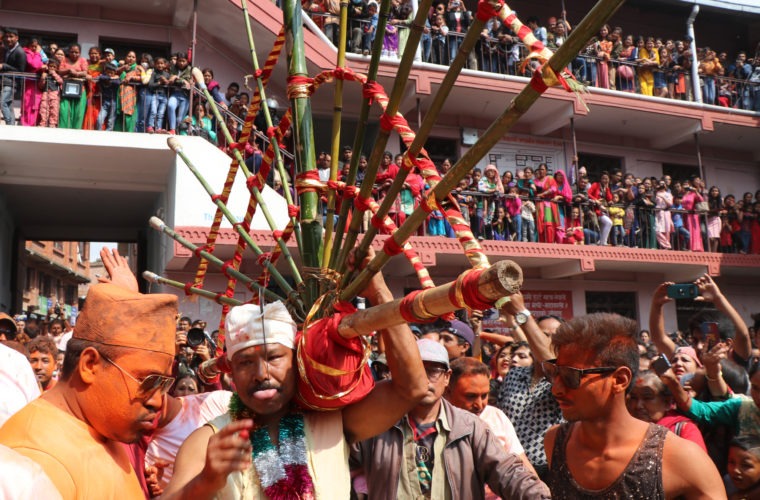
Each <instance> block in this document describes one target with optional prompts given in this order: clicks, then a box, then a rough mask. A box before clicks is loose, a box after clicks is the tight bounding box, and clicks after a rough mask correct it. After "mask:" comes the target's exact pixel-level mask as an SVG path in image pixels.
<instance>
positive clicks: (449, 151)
mask: <svg viewBox="0 0 760 500" xmlns="http://www.w3.org/2000/svg"><path fill="white" fill-rule="evenodd" d="M425 150H426V151H427V152H428V155H429V156H430V159H431V160H433V163H435V165H436V166H439V165H440V164H441V163H443V160H445V159H446V158H448V159H449V161H451V165H452V166H453V165H454V163H456V160H457V140H456V139H442V138H435V137H430V138H428V140H427V141H425Z"/></svg>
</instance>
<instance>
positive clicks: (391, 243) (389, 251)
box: [373, 217, 404, 257]
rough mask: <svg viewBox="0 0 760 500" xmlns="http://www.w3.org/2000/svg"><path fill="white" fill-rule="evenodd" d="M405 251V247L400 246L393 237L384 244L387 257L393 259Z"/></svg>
mask: <svg viewBox="0 0 760 500" xmlns="http://www.w3.org/2000/svg"><path fill="white" fill-rule="evenodd" d="M373 218H374V217H373ZM403 251H404V247H403V245H399V244H398V243H397V242H396V240H395V239H393V236H391V237H390V238H388V239H387V240H385V243H383V252H385V254H386V255H390V256H391V257H393V256H394V255H398V254H400V253H401V252H403Z"/></svg>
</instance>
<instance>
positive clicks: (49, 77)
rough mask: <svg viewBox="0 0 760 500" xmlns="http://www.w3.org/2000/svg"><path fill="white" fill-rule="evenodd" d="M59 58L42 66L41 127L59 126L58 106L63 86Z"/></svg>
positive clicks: (40, 86) (40, 85)
mask: <svg viewBox="0 0 760 500" xmlns="http://www.w3.org/2000/svg"><path fill="white" fill-rule="evenodd" d="M58 66H59V63H58V59H55V58H52V59H50V60H48V63H47V67H44V66H43V68H42V73H41V74H40V81H39V82H38V85H39V89H40V91H41V92H42V98H41V99H40V112H39V113H40V127H50V128H57V127H58V108H59V106H60V105H61V86H62V85H63V78H61V76H60V75H59V74H58Z"/></svg>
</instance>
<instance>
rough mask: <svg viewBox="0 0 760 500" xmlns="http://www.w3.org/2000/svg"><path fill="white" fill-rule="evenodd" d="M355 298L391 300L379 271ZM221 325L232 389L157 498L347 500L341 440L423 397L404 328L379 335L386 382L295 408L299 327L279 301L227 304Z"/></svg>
mask: <svg viewBox="0 0 760 500" xmlns="http://www.w3.org/2000/svg"><path fill="white" fill-rule="evenodd" d="M372 256H373V254H372V252H370V253H369V255H368V257H367V258H366V259H365V260H364V262H363V264H364V265H366V264H367V263H369V260H370V258H371V257H372ZM360 295H361V296H363V297H365V298H366V299H367V300H369V301H370V302H371V303H372V304H374V305H377V304H381V303H386V302H390V301H392V300H393V295H392V294H391V293H390V290H389V289H388V287H387V286H386V284H385V281H384V280H383V277H382V275H381V274H380V273H377V274H375V275H374V276H373V278H372V279H371V281H370V283H369V284H368V286H367V288H366V289H365V290H364V291H363V292H362V293H361V294H360ZM225 326H226V331H227V343H226V346H227V359H228V360H229V362H230V366H231V370H232V379H233V380H234V382H235V386H236V387H237V390H238V393H237V394H236V395H234V396H233V400H232V402H231V403H230V412H229V413H227V414H225V415H223V416H222V417H220V418H217V419H214V420H212V421H211V422H209V424H208V425H206V426H204V427H202V428H200V429H198V430H197V431H195V432H194V433H193V434H191V435H190V437H189V438H188V439H187V440H186V441H185V443H184V444H183V445H182V448H180V451H179V454H178V455H177V460H176V462H175V466H174V477H173V478H172V480H171V482H170V483H169V485H168V486H167V488H166V490H165V492H164V495H163V497H162V498H164V499H175V498H187V499H193V500H195V499H198V498H213V497H214V496H215V495H216V498H246V499H249V498H254V499H256V498H281V497H282V496H284V495H285V492H287V493H288V494H290V495H292V497H293V498H296V497H297V498H329V499H333V498H335V499H343V498H349V496H350V476H349V471H348V444H349V443H351V442H356V441H360V440H363V439H367V438H370V437H372V436H375V435H377V434H379V433H380V432H382V431H384V430H386V429H388V428H389V427H390V426H391V425H393V423H394V422H396V421H397V420H398V419H399V418H401V417H402V416H403V415H404V414H405V413H406V412H407V411H409V409H410V408H412V407H414V405H415V404H417V402H418V401H419V400H420V399H421V398H422V397H423V396H424V394H425V387H426V386H425V382H424V381H425V374H424V371H423V368H422V363H421V361H420V357H419V353H418V351H417V350H416V349H415V348H414V336H413V335H412V333H411V331H409V327H408V326H407V325H406V324H402V325H398V326H394V327H391V328H388V329H387V330H386V331H381V332H380V334H381V335H382V336H383V341H384V344H385V354H386V357H387V361H388V366H389V367H390V368H391V371H392V373H393V377H392V378H391V380H389V381H383V382H379V383H378V384H377V385H375V387H374V388H373V389H372V391H371V392H370V393H369V394H368V395H367V396H366V397H365V398H364V399H361V400H360V401H358V402H354V403H352V404H349V405H348V406H345V407H343V409H341V410H335V411H325V412H301V411H299V410H298V409H297V408H296V407H295V405H294V400H295V398H296V397H297V380H296V379H297V375H298V373H297V370H298V368H297V366H296V353H295V350H294V347H295V334H296V324H295V323H294V321H293V320H292V319H291V317H290V314H289V313H288V311H287V309H286V308H285V306H284V305H283V304H282V303H281V302H274V303H272V304H268V305H266V306H264V307H263V311H262V309H260V306H254V305H252V304H247V305H242V306H238V307H234V308H232V310H231V311H230V313H229V314H228V315H227V318H226V324H225ZM299 359H301V358H299Z"/></svg>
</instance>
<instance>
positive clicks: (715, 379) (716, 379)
mask: <svg viewBox="0 0 760 500" xmlns="http://www.w3.org/2000/svg"><path fill="white" fill-rule="evenodd" d="M721 377H723V370H719V371H718V376H717V377H715V378H710V375H708V374H707V371H705V378H706V379H707V380H708V382H717V381H718V380H720V379H721Z"/></svg>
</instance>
